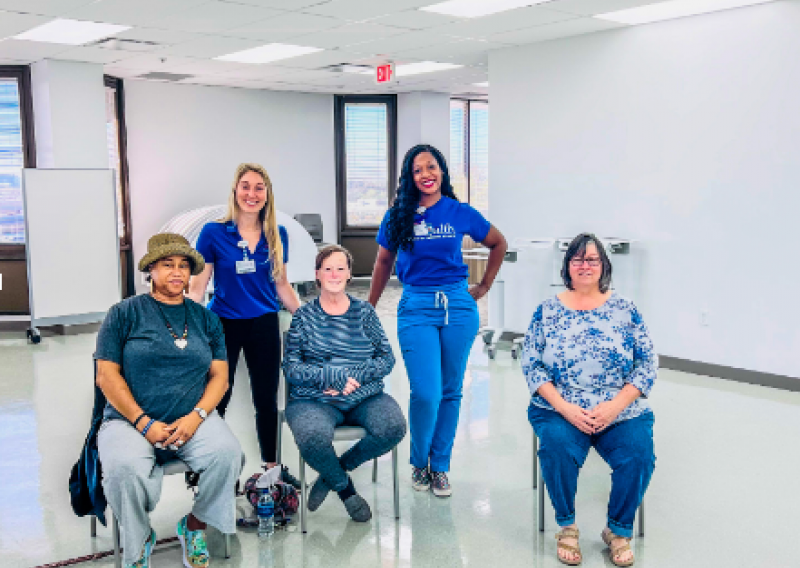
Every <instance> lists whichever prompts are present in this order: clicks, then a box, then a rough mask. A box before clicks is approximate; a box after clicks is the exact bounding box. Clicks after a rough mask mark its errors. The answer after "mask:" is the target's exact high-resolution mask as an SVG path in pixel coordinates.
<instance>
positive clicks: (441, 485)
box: [431, 471, 453, 497]
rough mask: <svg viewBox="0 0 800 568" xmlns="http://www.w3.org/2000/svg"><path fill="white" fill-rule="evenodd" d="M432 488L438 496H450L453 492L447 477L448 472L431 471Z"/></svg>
mask: <svg viewBox="0 0 800 568" xmlns="http://www.w3.org/2000/svg"><path fill="white" fill-rule="evenodd" d="M431 489H433V494H434V495H436V496H437V497H450V495H452V494H453V489H452V488H451V487H450V481H449V480H448V479H447V472H444V471H431Z"/></svg>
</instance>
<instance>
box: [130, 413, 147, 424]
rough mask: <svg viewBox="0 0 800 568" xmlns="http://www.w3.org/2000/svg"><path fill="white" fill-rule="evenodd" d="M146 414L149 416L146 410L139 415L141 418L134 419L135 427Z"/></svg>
mask: <svg viewBox="0 0 800 568" xmlns="http://www.w3.org/2000/svg"><path fill="white" fill-rule="evenodd" d="M145 416H147V413H146V412H142V413H141V414H140V415H139V418H137V419H136V420H134V421H133V427H134V428H136V426H137V425H138V424H139V420H141V419H142V418H144V417H145Z"/></svg>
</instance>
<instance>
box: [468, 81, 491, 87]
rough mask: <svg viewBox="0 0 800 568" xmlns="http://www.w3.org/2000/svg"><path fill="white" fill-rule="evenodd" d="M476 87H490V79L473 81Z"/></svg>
mask: <svg viewBox="0 0 800 568" xmlns="http://www.w3.org/2000/svg"><path fill="white" fill-rule="evenodd" d="M472 84H473V85H475V86H476V87H487V88H488V87H489V81H484V82H483V83H472Z"/></svg>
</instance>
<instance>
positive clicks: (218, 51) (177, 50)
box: [159, 36, 264, 59]
mask: <svg viewBox="0 0 800 568" xmlns="http://www.w3.org/2000/svg"><path fill="white" fill-rule="evenodd" d="M263 43H264V42H263V41H256V40H252V39H241V38H235V37H223V36H203V37H201V38H200V39H196V40H192V41H187V42H185V43H179V44H178V45H173V46H170V47H167V48H165V49H162V50H161V51H159V53H163V54H167V55H182V56H185V57H198V58H207V59H211V58H212V57H219V56H220V55H227V54H229V53H235V52H237V51H243V50H245V49H251V48H253V47H258V46H259V45H262V44H263Z"/></svg>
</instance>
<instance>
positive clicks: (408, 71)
mask: <svg viewBox="0 0 800 568" xmlns="http://www.w3.org/2000/svg"><path fill="white" fill-rule="evenodd" d="M459 67H463V65H456V64H455V63H437V62H436V61H422V62H421V63H407V64H406V65H398V66H397V67H395V69H394V73H395V75H396V76H397V77H406V76H407V75H418V74H420V73H433V72H434V71H447V70H449V69H458V68H459Z"/></svg>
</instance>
